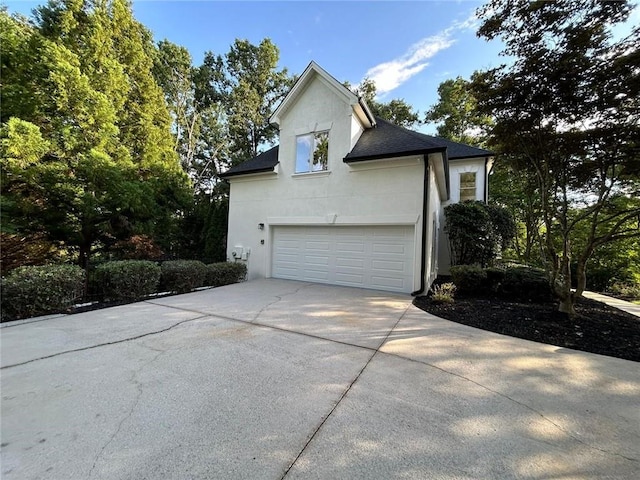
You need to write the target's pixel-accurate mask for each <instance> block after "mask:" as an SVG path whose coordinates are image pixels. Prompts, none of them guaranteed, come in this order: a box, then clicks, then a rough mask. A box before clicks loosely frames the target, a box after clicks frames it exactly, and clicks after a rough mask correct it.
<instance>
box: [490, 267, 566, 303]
mask: <svg viewBox="0 0 640 480" xmlns="http://www.w3.org/2000/svg"><path fill="white" fill-rule="evenodd" d="M499 293H500V295H501V296H502V297H505V298H511V299H514V300H529V301H546V300H550V299H551V298H552V297H553V292H552V291H551V286H550V285H549V280H548V279H547V274H546V273H545V271H544V270H541V269H539V268H533V267H527V266H517V267H509V268H507V269H506V271H505V275H504V281H503V282H502V285H500V290H499Z"/></svg>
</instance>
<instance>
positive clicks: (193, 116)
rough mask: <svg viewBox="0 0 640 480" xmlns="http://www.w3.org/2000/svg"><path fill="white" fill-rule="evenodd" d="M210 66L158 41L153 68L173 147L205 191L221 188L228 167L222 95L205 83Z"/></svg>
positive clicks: (170, 45) (198, 188)
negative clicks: (168, 118) (220, 176)
mask: <svg viewBox="0 0 640 480" xmlns="http://www.w3.org/2000/svg"><path fill="white" fill-rule="evenodd" d="M210 68H211V67H210V66H209V65H207V64H203V65H202V66H200V67H194V66H193V65H192V59H191V55H190V54H189V52H188V51H187V49H185V48H184V47H181V46H178V45H175V44H173V43H171V42H169V41H168V40H163V41H161V42H159V43H158V52H157V55H156V56H155V61H154V69H153V72H154V76H155V78H156V80H157V81H158V84H159V85H160V86H161V87H162V89H163V91H164V94H165V98H166V100H167V105H168V107H169V111H170V113H171V117H172V130H173V134H174V138H175V143H174V149H175V151H176V153H177V154H178V155H179V156H180V161H181V163H182V166H183V169H184V170H185V171H186V172H187V173H188V174H189V176H190V178H191V180H192V182H193V184H194V188H195V190H196V192H197V193H205V194H210V193H212V192H214V191H216V190H217V189H219V187H220V185H219V179H218V174H219V173H221V172H222V171H224V170H225V169H226V167H227V160H228V158H227V157H228V150H229V139H228V138H229V137H228V128H227V124H226V113H225V108H224V104H223V102H222V98H221V97H220V94H219V93H217V92H214V91H213V92H212V91H211V90H210V89H212V88H214V86H211V85H208V84H207V83H206V79H207V77H208V75H207V70H209V69H210ZM205 92H206V93H205Z"/></svg>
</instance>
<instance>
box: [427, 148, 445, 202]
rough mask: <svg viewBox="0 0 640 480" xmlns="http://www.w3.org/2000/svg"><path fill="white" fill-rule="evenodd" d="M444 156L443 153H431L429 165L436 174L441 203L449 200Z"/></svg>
mask: <svg viewBox="0 0 640 480" xmlns="http://www.w3.org/2000/svg"><path fill="white" fill-rule="evenodd" d="M444 161H445V160H444V155H443V154H442V153H430V154H429V163H430V164H431V166H432V167H433V171H434V172H435V174H436V184H437V186H438V196H439V197H440V201H442V202H445V201H447V200H449V195H448V194H447V177H446V174H445V165H444Z"/></svg>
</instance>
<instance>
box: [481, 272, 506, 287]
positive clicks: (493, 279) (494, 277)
mask: <svg viewBox="0 0 640 480" xmlns="http://www.w3.org/2000/svg"><path fill="white" fill-rule="evenodd" d="M485 272H486V274H487V283H486V286H485V289H486V290H489V291H490V292H492V293H498V291H499V290H500V286H501V285H502V282H504V277H505V275H506V271H505V269H504V268H499V267H489V268H487V269H485Z"/></svg>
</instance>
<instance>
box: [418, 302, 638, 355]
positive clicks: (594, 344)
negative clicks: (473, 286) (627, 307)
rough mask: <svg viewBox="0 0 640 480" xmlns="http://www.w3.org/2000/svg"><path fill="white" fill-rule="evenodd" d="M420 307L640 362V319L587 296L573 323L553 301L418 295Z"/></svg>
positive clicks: (521, 335)
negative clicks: (443, 300) (446, 298)
mask: <svg viewBox="0 0 640 480" xmlns="http://www.w3.org/2000/svg"><path fill="white" fill-rule="evenodd" d="M414 305H416V306H417V307H418V308H420V309H422V310H424V311H425V312H428V313H431V314H433V315H436V316H438V317H441V318H445V319H447V320H451V321H453V322H457V323H461V324H464V325H469V326H471V327H476V328H481V329H483V330H488V331H491V332H496V333H501V334H503V335H509V336H512V337H517V338H524V339H526V340H533V341H536V342H541V343H547V344H550V345H556V346H558V347H566V348H572V349H575V350H582V351H585V352H591V353H598V354H601V355H608V356H611V357H618V358H623V359H627V360H634V361H636V362H638V361H640V318H638V317H636V316H634V315H631V314H628V313H626V312H623V311H621V310H618V309H616V308H613V307H610V306H608V305H605V304H603V303H600V302H597V301H594V300H589V299H585V298H582V299H580V300H579V301H578V302H577V304H576V311H577V316H576V317H575V318H573V319H569V318H568V317H567V316H566V315H565V314H563V313H560V312H558V311H557V304H556V303H555V302H552V301H536V302H518V301H514V300H505V299H501V298H498V297H493V296H484V297H472V296H456V297H455V301H454V302H453V303H435V302H433V301H432V300H431V298H430V297H416V299H415V300H414Z"/></svg>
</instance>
